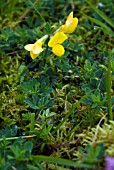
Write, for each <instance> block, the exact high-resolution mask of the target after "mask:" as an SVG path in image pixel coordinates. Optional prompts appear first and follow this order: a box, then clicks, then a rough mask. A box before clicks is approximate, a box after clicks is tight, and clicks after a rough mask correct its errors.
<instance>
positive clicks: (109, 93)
mask: <svg viewBox="0 0 114 170" xmlns="http://www.w3.org/2000/svg"><path fill="white" fill-rule="evenodd" d="M110 55H111V54H110V50H108V70H107V80H106V81H107V100H108V101H107V105H108V120H113V114H112V102H111V82H112V81H111V65H110V63H111V61H110Z"/></svg>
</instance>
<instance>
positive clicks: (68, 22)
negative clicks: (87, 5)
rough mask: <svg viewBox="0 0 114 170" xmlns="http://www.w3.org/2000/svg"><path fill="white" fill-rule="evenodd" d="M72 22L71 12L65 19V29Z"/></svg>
mask: <svg viewBox="0 0 114 170" xmlns="http://www.w3.org/2000/svg"><path fill="white" fill-rule="evenodd" d="M72 21H73V12H71V13H70V14H69V15H68V17H67V20H66V23H65V25H66V27H68V26H69V25H70V24H71V23H72Z"/></svg>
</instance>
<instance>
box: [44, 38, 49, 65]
mask: <svg viewBox="0 0 114 170" xmlns="http://www.w3.org/2000/svg"><path fill="white" fill-rule="evenodd" d="M48 41H49V37H48V38H47V40H46V49H45V51H44V56H43V61H44V65H45V63H46V55H47V52H48Z"/></svg>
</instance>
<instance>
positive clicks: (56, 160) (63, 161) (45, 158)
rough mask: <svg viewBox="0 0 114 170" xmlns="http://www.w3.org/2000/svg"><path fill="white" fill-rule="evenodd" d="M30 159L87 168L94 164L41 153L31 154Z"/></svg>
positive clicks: (92, 166)
mask: <svg viewBox="0 0 114 170" xmlns="http://www.w3.org/2000/svg"><path fill="white" fill-rule="evenodd" d="M31 159H32V160H36V161H45V162H50V163H55V164H61V165H65V166H70V167H76V168H88V169H91V168H95V167H94V165H89V164H84V163H76V162H74V161H71V160H67V159H63V158H54V157H49V156H43V155H38V156H31Z"/></svg>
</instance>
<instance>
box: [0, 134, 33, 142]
mask: <svg viewBox="0 0 114 170" xmlns="http://www.w3.org/2000/svg"><path fill="white" fill-rule="evenodd" d="M34 137H36V135H30V136H19V137H9V138H6V137H3V138H1V139H0V142H1V141H3V140H16V139H19V138H22V139H28V138H34Z"/></svg>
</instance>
